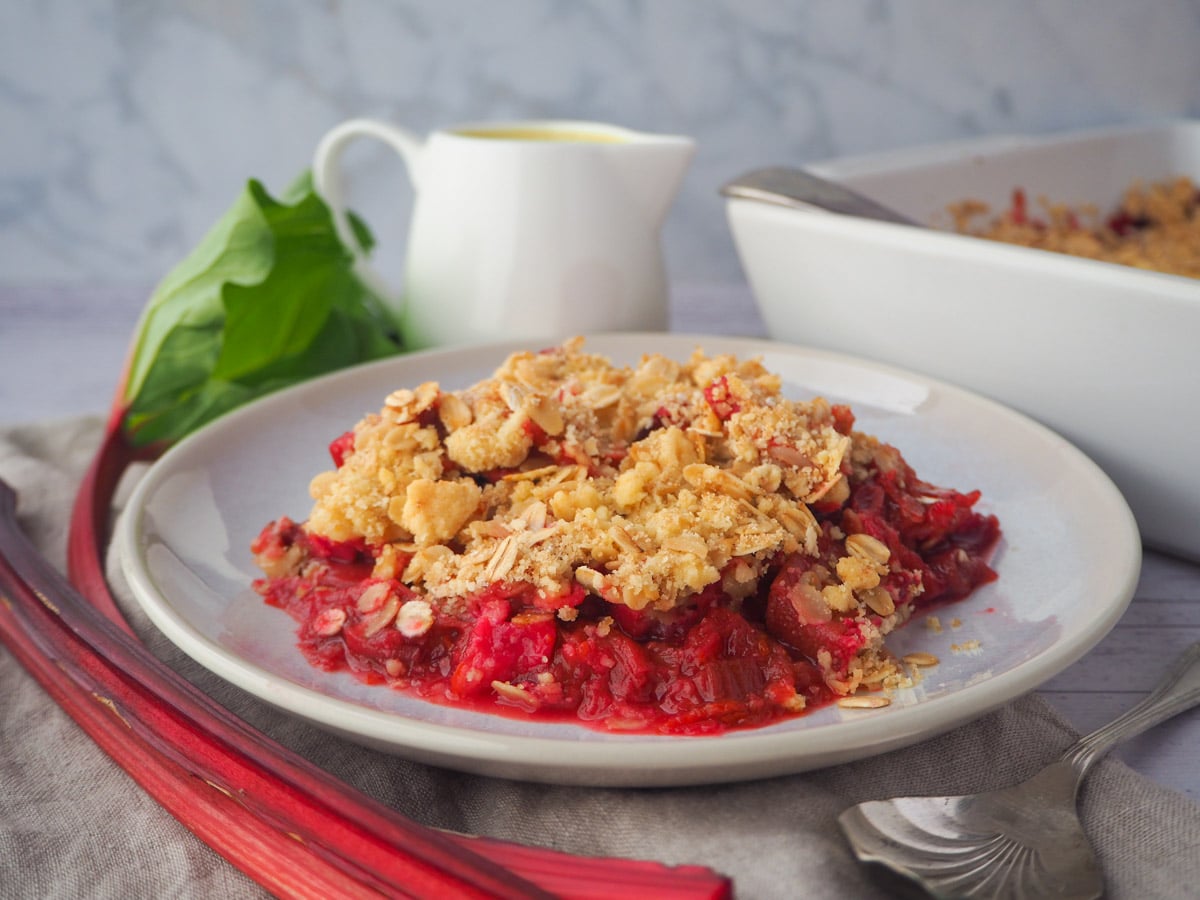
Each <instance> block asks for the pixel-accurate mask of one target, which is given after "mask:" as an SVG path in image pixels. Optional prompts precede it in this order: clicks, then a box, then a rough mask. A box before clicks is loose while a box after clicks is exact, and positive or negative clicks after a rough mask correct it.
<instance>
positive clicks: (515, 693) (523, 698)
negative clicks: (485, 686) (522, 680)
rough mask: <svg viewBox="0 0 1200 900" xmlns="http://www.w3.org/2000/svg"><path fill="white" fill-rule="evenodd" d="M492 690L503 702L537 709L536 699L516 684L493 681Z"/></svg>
mask: <svg viewBox="0 0 1200 900" xmlns="http://www.w3.org/2000/svg"><path fill="white" fill-rule="evenodd" d="M492 690H493V691H495V692H496V693H497V694H498V695H499V696H500V697H503V698H504V699H505V700H508V701H511V702H512V703H517V704H519V705H521V706H526V707H529V708H531V709H537V707H538V702H537V698H536V697H534V696H533V694H531V693H529V691H527V690H525V688H523V687H521V686H520V685H517V684H510V683H509V682H507V681H493V682H492Z"/></svg>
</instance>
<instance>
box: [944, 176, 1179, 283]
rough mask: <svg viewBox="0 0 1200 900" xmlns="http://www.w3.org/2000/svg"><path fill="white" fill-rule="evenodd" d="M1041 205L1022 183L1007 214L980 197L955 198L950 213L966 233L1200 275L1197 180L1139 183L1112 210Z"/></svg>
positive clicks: (1087, 256) (1139, 266) (1045, 202)
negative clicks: (1033, 204)
mask: <svg viewBox="0 0 1200 900" xmlns="http://www.w3.org/2000/svg"><path fill="white" fill-rule="evenodd" d="M1039 206H1040V208H1041V209H1040V214H1036V215H1035V214H1034V213H1033V211H1031V210H1030V209H1028V204H1027V202H1026V198H1025V194H1024V192H1023V191H1022V190H1020V189H1017V190H1015V191H1013V197H1012V202H1011V204H1010V207H1009V209H1007V210H1005V211H1004V212H1003V213H1001V214H999V215H992V213H991V210H990V209H989V207H988V205H987V204H986V203H982V202H980V201H978V200H965V201H962V202H961V203H957V204H954V205H952V206H951V207H950V208H949V212H950V215H951V217H952V218H953V220H954V227H955V230H957V231H958V232H960V233H962V234H970V235H973V236H975V237H982V238H987V239H990V240H996V241H1002V242H1005V243H1010V244H1020V245H1022V246H1025V247H1034V248H1037V249H1039V250H1050V251H1052V252H1055V253H1066V254H1069V255H1072V256H1082V257H1086V258H1089V259H1097V260H1103V261H1105V262H1113V263H1118V264H1120V265H1126V266H1133V267H1135V268H1139V269H1149V270H1154V271H1158V272H1166V273H1169V274H1172V275H1182V276H1184V277H1187V278H1200V186H1197V185H1196V184H1195V183H1194V182H1193V181H1192V180H1191V179H1190V178H1187V177H1185V176H1180V177H1178V178H1173V179H1168V180H1164V181H1160V182H1155V183H1152V184H1143V183H1141V182H1135V183H1134V184H1132V185H1130V186H1129V187H1128V188H1127V189H1126V191H1125V195H1124V198H1123V200H1122V202H1121V205H1120V206H1119V208H1118V209H1117V210H1116V211H1114V212H1112V213H1109V214H1108V215H1106V216H1102V215H1101V214H1100V213H1099V211H1098V210H1097V209H1096V208H1095V207H1094V206H1090V205H1081V206H1077V207H1069V206H1066V205H1064V204H1061V203H1053V202H1051V201H1050V200H1048V199H1046V198H1039Z"/></svg>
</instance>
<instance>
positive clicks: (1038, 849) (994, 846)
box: [838, 642, 1200, 900]
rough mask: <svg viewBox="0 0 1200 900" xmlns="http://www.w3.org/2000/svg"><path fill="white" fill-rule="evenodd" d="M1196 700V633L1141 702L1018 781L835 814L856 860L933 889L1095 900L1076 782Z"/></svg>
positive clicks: (993, 896) (991, 897)
mask: <svg viewBox="0 0 1200 900" xmlns="http://www.w3.org/2000/svg"><path fill="white" fill-rule="evenodd" d="M1198 703H1200V642H1198V643H1195V644H1192V646H1190V647H1189V648H1188V649H1187V650H1185V651H1184V652H1183V654H1182V655H1181V656H1180V657H1179V658H1178V659H1176V660H1175V662H1174V663H1173V664H1172V666H1171V668H1170V670H1169V671H1168V672H1167V674H1166V675H1165V676H1164V677H1163V680H1162V681H1161V682H1159V684H1158V686H1157V687H1156V688H1155V689H1154V690H1153V691H1152V692H1151V693H1150V695H1149V696H1148V697H1146V698H1145V699H1144V700H1143V701H1142V702H1141V703H1139V704H1138V705H1137V706H1134V707H1133V708H1132V709H1130V710H1129V711H1128V712H1126V713H1125V714H1124V715H1122V716H1120V717H1119V718H1117V719H1116V720H1114V721H1113V722H1110V723H1109V724H1108V725H1105V726H1104V727H1103V728H1101V729H1099V730H1098V731H1095V732H1093V733H1092V734H1089V735H1088V736H1087V737H1084V738H1081V739H1080V740H1079V741H1078V742H1077V743H1076V744H1075V745H1074V746H1072V747H1071V748H1070V749H1068V750H1067V751H1066V752H1065V753H1064V754H1063V756H1062V758H1061V759H1060V760H1059V761H1058V762H1055V763H1051V764H1050V765H1049V766H1047V767H1046V768H1045V769H1043V770H1042V771H1041V772H1039V773H1038V774H1037V775H1035V776H1034V777H1033V778H1031V779H1029V780H1028V781H1026V782H1024V783H1022V784H1019V785H1017V786H1016V787H1011V788H1005V789H1003V790H998V791H990V792H988V793H984V794H975V795H972V796H966V797H901V798H897V799H893V800H873V801H869V802H867V803H860V804H858V805H857V806H852V807H851V808H850V809H848V810H846V811H845V812H843V813H842V814H841V816H839V817H838V822H839V823H840V824H841V826H842V831H844V832H845V834H846V837H847V838H848V839H849V840H850V844H851V846H852V847H853V849H854V853H855V855H856V856H858V858H859V859H860V860H862V861H863V862H872V863H879V864H882V865H884V866H886V867H887V868H889V869H891V870H893V871H894V872H896V873H898V874H900V875H902V876H904V877H905V878H908V879H911V880H912V881H914V882H916V883H917V884H919V885H920V886H921V887H923V888H925V890H927V891H928V892H929V893H930V894H932V895H933V896H934V897H938V898H950V897H966V898H978V900H997V898H1014V900H1016V898H1028V897H1056V898H1063V900H1092V898H1096V897H1100V896H1101V895H1102V894H1103V891H1104V883H1103V879H1102V877H1101V874H1100V867H1099V865H1098V864H1097V862H1096V857H1095V855H1094V854H1093V852H1092V848H1091V845H1090V844H1089V843H1088V839H1087V835H1085V834H1084V831H1083V827H1082V826H1081V825H1080V822H1079V817H1078V815H1077V814H1076V809H1075V800H1076V796H1077V795H1078V793H1079V785H1080V783H1081V782H1082V781H1083V778H1084V776H1085V775H1087V773H1088V770H1089V769H1091V767H1092V765H1093V763H1095V762H1096V761H1097V760H1098V759H1100V758H1101V757H1102V756H1103V755H1104V754H1105V753H1107V752H1108V751H1109V750H1110V749H1111V748H1112V747H1113V746H1115V745H1116V744H1117V743H1119V742H1120V741H1122V740H1124V739H1126V738H1129V737H1133V736H1134V735H1136V734H1140V733H1141V732H1143V731H1145V730H1146V729H1147V728H1150V727H1151V726H1153V725H1157V724H1158V723H1160V722H1163V721H1165V720H1167V719H1169V718H1171V717H1172V716H1174V715H1176V714H1178V713H1181V712H1183V711H1184V710H1186V709H1190V708H1191V707H1193V706H1195V705H1197V704H1198Z"/></svg>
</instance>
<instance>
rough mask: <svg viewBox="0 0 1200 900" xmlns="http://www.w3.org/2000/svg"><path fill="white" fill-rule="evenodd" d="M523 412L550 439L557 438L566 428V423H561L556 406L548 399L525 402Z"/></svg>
mask: <svg viewBox="0 0 1200 900" xmlns="http://www.w3.org/2000/svg"><path fill="white" fill-rule="evenodd" d="M525 412H526V413H527V414H528V415H529V418H530V419H532V420H533V423H534V424H535V425H537V427H538V428H540V429H542V431H544V432H546V434H548V435H550V436H551V437H557V436H558V435H560V434H562V433H563V430H564V429H565V428H566V423H565V422H564V421H563V417H562V413H561V412H559V409H558V405H557V404H556V403H555V402H554V401H553V400H551V399H549V398H548V397H538V398H536V399H535V400H531V402H527V403H526V404H525Z"/></svg>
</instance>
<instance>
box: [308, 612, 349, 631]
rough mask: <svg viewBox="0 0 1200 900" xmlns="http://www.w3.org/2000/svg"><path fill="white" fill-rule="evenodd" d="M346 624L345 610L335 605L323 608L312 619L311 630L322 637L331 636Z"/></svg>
mask: <svg viewBox="0 0 1200 900" xmlns="http://www.w3.org/2000/svg"><path fill="white" fill-rule="evenodd" d="M345 624H346V611H345V610H344V609H337V608H336V607H334V608H330V609H326V610H323V611H322V612H321V613H320V614H318V615H317V617H316V618H315V619H313V631H315V632H316V633H317V634H319V635H321V636H322V637H332V636H333V635H335V634H337V633H338V632H339V631H341V630H342V626H343V625H345Z"/></svg>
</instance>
